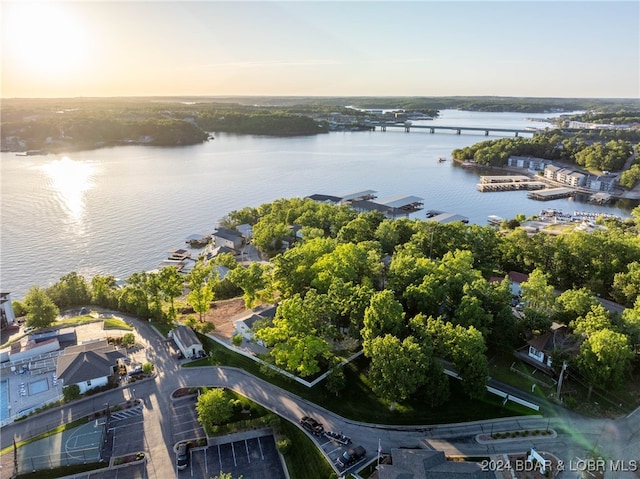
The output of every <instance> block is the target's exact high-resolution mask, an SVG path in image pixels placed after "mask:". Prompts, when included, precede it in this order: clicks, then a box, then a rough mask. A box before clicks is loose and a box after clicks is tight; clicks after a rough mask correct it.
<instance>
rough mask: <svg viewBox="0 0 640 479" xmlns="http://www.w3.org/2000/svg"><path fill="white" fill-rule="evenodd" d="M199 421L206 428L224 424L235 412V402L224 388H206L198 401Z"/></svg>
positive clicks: (209, 428)
mask: <svg viewBox="0 0 640 479" xmlns="http://www.w3.org/2000/svg"><path fill="white" fill-rule="evenodd" d="M196 412H197V413H198V422H199V423H200V424H202V426H203V427H204V428H205V430H207V431H210V430H211V427H212V426H216V425H219V424H223V423H225V422H226V421H228V420H229V418H231V415H232V414H233V404H232V402H231V399H230V398H229V396H228V395H227V392H226V391H225V390H224V389H223V388H213V389H205V390H204V391H203V392H202V393H201V394H200V396H198V400H197V402H196Z"/></svg>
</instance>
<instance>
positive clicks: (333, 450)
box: [327, 447, 342, 454]
mask: <svg viewBox="0 0 640 479" xmlns="http://www.w3.org/2000/svg"><path fill="white" fill-rule="evenodd" d="M340 449H342V448H341V447H336V448H335V449H332V450H331V451H329V452H327V454H333V453H334V452H336V451H339V450H340Z"/></svg>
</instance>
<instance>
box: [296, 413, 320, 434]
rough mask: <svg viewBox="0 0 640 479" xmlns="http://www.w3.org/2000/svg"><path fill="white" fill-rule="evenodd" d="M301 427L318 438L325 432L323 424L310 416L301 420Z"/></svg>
mask: <svg viewBox="0 0 640 479" xmlns="http://www.w3.org/2000/svg"><path fill="white" fill-rule="evenodd" d="M300 425H301V426H302V427H303V428H305V429H306V430H307V431H309V432H310V433H311V434H315V435H317V436H319V435H321V434H322V433H323V432H324V427H323V426H322V424H320V423H319V422H318V421H316V420H315V419H314V418H312V417H309V416H303V418H302V419H300Z"/></svg>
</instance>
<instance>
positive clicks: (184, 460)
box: [176, 443, 189, 471]
mask: <svg viewBox="0 0 640 479" xmlns="http://www.w3.org/2000/svg"><path fill="white" fill-rule="evenodd" d="M188 465H189V444H186V443H184V444H180V445H179V446H178V451H177V452H176V467H177V468H178V470H179V471H182V470H183V469H186V468H187V466H188Z"/></svg>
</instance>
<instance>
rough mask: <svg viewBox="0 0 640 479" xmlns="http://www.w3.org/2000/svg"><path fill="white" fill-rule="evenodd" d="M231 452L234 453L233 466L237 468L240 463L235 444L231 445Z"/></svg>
mask: <svg viewBox="0 0 640 479" xmlns="http://www.w3.org/2000/svg"><path fill="white" fill-rule="evenodd" d="M231 452H232V453H233V465H234V466H237V465H238V462H237V461H236V448H235V447H233V443H231Z"/></svg>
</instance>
